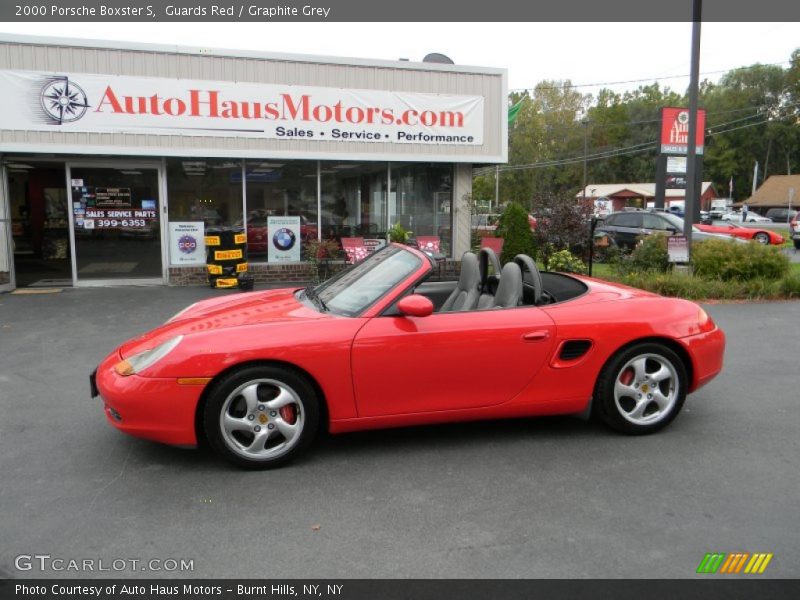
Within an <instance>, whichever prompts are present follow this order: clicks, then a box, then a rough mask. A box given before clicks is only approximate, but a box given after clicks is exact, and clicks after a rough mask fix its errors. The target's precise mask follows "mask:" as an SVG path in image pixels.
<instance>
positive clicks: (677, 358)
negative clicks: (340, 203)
mask: <svg viewBox="0 0 800 600" xmlns="http://www.w3.org/2000/svg"><path fill="white" fill-rule="evenodd" d="M436 270H437V269H436V266H435V263H434V262H433V261H432V259H431V258H429V257H428V256H427V255H426V254H424V253H422V252H420V251H418V250H417V249H415V248H411V247H408V246H402V245H397V244H392V245H390V246H387V247H386V248H384V249H382V250H380V251H378V252H375V253H374V254H372V255H370V256H369V257H368V258H366V259H365V260H363V261H361V262H360V263H357V264H355V265H353V266H351V267H349V268H348V269H346V270H344V271H342V272H341V273H339V274H337V275H336V276H334V277H333V278H331V279H329V280H328V281H326V282H324V283H322V284H321V285H319V286H316V287H307V288H305V289H281V290H270V291H262V292H250V293H242V294H238V295H226V296H223V297H219V298H214V299H210V300H205V301H201V302H198V303H196V304H194V305H192V306H189V307H188V308H186V309H184V310H183V311H181V312H180V313H178V314H177V315H175V316H174V317H173V318H172V319H170V320H169V321H168V322H167V323H164V324H163V325H161V326H160V327H157V328H156V329H154V330H152V331H150V332H148V333H146V334H144V335H142V336H141V337H138V338H136V339H133V340H131V341H129V342H127V343H125V344H123V345H122V346H121V347H119V348H118V349H116V350H114V352H112V353H111V354H110V355H109V356H108V357H107V358H105V359H104V360H103V361H102V363H101V364H100V365H99V366H98V368H97V370H96V371H95V372H94V373H92V376H91V384H92V393H93V395H94V396H100V397H101V398H102V402H103V406H104V410H105V413H106V415H107V418H108V421H109V422H110V423H111V424H112V425H113V426H115V427H116V428H118V429H120V430H122V431H124V432H126V433H129V434H131V435H135V436H139V437H143V438H148V439H151V440H157V441H159V442H165V443H168V444H175V445H181V446H194V445H196V444H197V443H198V440H200V439H201V438H205V439H206V440H208V442H209V443H210V445H211V446H212V447H213V448H214V449H216V450H217V451H218V452H219V453H220V454H222V455H223V456H224V457H225V458H227V459H228V460H230V461H232V462H234V463H236V464H238V465H240V466H243V467H249V468H268V467H275V466H278V465H281V464H284V463H285V462H287V461H288V460H290V459H292V458H293V457H295V456H296V455H297V454H298V453H300V452H301V451H303V450H304V449H306V448H307V447H308V446H309V444H310V442H311V440H312V439H313V438H314V435H315V433H317V431H318V430H319V429H322V428H324V429H327V430H328V431H330V432H332V433H338V432H345V431H354V430H360V429H373V428H382V427H396V426H404V425H420V424H433V423H443V422H450V421H465V420H475V419H500V418H509V417H529V416H533V415H553V414H581V415H584V416H588V414H589V412H590V411H593V412H595V413H596V414H597V415H599V417H600V418H601V419H602V420H603V421H605V422H606V423H607V424H608V425H610V426H611V427H612V428H614V429H616V430H618V431H621V432H624V433H629V434H644V433H651V432H654V431H657V430H659V429H661V428H662V427H664V426H665V425H667V424H668V423H669V422H670V421H672V420H673V419H674V418H675V416H676V415H677V414H678V412H679V411H680V409H681V406H682V405H683V403H684V400H685V398H686V394H687V393H690V392H693V391H694V390H696V389H697V388H699V387H700V386H702V385H704V384H705V383H707V382H708V381H710V380H711V379H712V378H713V377H714V376H715V375H717V373H719V372H720V370H721V368H722V357H723V351H724V347H725V336H724V334H723V332H722V331H721V330H720V329H719V328H718V327H717V326H716V325H715V323H714V321H713V320H712V319H711V318H710V317H709V316H708V315H707V314H706V313H705V312H704V311H703V310H702V309H701V308H700V307H699V306H697V305H696V304H694V303H692V302H688V301H685V300H679V299H671V298H663V297H661V296H657V295H655V294H651V293H647V292H643V291H640V290H636V289H632V288H628V287H623V286H619V285H612V284H610V283H605V282H603V281H600V280H596V279H591V278H587V277H574V276H568V275H564V274H560V273H548V272H543V273H540V272H539V271H538V270H537V268H536V264H535V263H534V261H533V260H531V259H530V258H529V257H527V256H524V255H519V256H517V257H516V258H515V260H514V261H513V262H510V263H508V264H506V265H505V266H503V267H502V268H501V267H500V264H499V261H498V260H497V257H496V256H495V255H494V253H493V252H492V251H491V250H488V249H487V250H483V251H481V253H480V254H479V255H477V256H476V255H475V254H472V253H467V254H465V255H464V256H463V258H462V262H461V273H460V278H459V280H458V281H442V282H438V281H426V280H427V278H428V277H429V276H430V275H431V273H433V272H434V271H436Z"/></svg>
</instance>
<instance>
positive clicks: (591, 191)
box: [575, 181, 800, 198]
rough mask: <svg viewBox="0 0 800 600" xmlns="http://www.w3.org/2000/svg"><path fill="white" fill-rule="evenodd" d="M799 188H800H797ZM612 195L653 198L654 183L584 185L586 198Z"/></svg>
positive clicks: (674, 193)
mask: <svg viewBox="0 0 800 600" xmlns="http://www.w3.org/2000/svg"><path fill="white" fill-rule="evenodd" d="M712 186H713V184H712V183H711V182H710V181H704V182H703V185H702V187H701V188H700V195H701V196H702V195H703V194H705V193H706V192H707V191H708V189H709V188H710V187H712ZM798 189H800V188H798ZM664 195H665V197H667V198H683V197H684V196H686V191H685V190H664ZM575 196H576V197H577V198H582V197H583V192H578V193H577V194H576V195H575ZM614 196H617V197H619V196H628V197H631V196H641V197H642V198H655V196H656V184H655V183H590V184H589V185H587V186H586V197H587V198H611V197H614Z"/></svg>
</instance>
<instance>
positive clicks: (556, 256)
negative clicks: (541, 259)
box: [547, 250, 589, 273]
mask: <svg viewBox="0 0 800 600" xmlns="http://www.w3.org/2000/svg"><path fill="white" fill-rule="evenodd" d="M547 270H548V271H562V272H564V273H586V272H587V271H588V270H589V269H588V268H587V267H586V264H585V263H584V262H583V261H582V260H581V259H580V258H578V257H577V256H575V255H574V254H573V253H572V252H570V251H569V250H559V251H557V252H553V253H552V254H551V255H550V258H549V259H548V260H547Z"/></svg>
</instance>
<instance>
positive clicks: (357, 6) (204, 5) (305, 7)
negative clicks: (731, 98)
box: [0, 0, 800, 44]
mask: <svg viewBox="0 0 800 600" xmlns="http://www.w3.org/2000/svg"><path fill="white" fill-rule="evenodd" d="M0 18H2V20H3V21H9V22H53V21H56V22H57V21H63V22H80V21H86V22H91V21H105V22H149V23H157V22H181V21H208V22H269V21H284V22H285V21H295V22H302V21H308V22H324V21H330V22H348V21H354V22H375V21H388V22H481V21H483V22H486V21H491V22H503V21H513V22H517V21H531V22H555V21H563V22H615V21H622V22H637V21H657V22H668V21H691V19H692V0H558V1H555V2H554V1H552V0H547V1H542V0H539V1H538V2H520V1H519V0H492V1H491V2H485V1H478V0H461V1H459V2H430V1H429V0H403V1H402V2H375V0H303V1H296V0H245V1H242V0H219V1H209V0H167V1H163V0H130V1H127V0H40V1H37V0H4V1H3V2H2V3H0ZM703 20H704V21H727V22H734V21H739V22H752V21H755V22H767V21H782V22H786V21H798V20H800V2H792V1H789V0H759V1H758V2H753V1H752V0H704V2H703ZM632 36H633V37H635V32H633V33H632ZM575 42H576V43H588V44H595V43H615V40H603V37H602V29H600V30H598V36H597V37H596V38H595V39H592V40H575Z"/></svg>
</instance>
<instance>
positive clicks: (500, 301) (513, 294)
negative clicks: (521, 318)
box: [484, 262, 522, 308]
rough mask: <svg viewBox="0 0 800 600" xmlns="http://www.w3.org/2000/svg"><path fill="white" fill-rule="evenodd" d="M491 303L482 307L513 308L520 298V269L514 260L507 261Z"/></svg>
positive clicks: (517, 304)
mask: <svg viewBox="0 0 800 600" xmlns="http://www.w3.org/2000/svg"><path fill="white" fill-rule="evenodd" d="M492 300H493V301H492V303H491V304H490V305H488V306H485V307H484V308H513V307H515V306H519V303H520V301H521V300H522V269H520V268H519V265H518V264H517V263H515V262H510V263H507V264H506V266H505V267H503V271H502V273H501V275H500V285H498V286H497V292H495V295H494V298H493V299H492Z"/></svg>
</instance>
